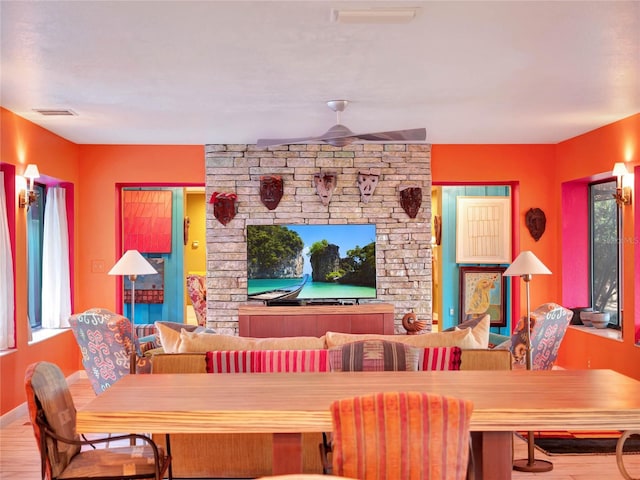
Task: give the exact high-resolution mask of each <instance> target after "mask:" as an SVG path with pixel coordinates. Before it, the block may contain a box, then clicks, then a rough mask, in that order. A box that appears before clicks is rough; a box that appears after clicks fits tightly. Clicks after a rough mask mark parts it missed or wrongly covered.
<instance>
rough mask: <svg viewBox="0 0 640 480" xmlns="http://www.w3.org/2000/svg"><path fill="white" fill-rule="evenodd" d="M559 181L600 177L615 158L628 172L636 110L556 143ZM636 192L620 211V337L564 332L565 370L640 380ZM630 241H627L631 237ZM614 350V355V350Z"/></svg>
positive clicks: (636, 133)
mask: <svg viewBox="0 0 640 480" xmlns="http://www.w3.org/2000/svg"><path fill="white" fill-rule="evenodd" d="M556 152H557V154H556V156H557V159H558V165H557V167H556V172H557V182H559V183H562V182H568V181H573V180H581V179H583V178H586V177H588V178H591V177H598V176H610V173H609V172H611V169H612V168H613V164H614V163H615V162H622V161H626V162H627V169H628V170H629V171H630V172H631V171H633V169H634V167H637V166H638V165H640V114H636V115H633V116H631V117H628V118H626V119H624V120H621V121H619V122H616V123H613V124H611V125H606V126H604V127H601V128H598V129H597V130H594V131H592V132H589V133H587V134H584V135H580V136H578V137H575V138H572V139H569V140H566V141H564V142H561V143H559V144H558V145H557V146H556ZM637 195H638V190H636V191H635V192H634V198H633V206H627V207H624V209H623V238H624V239H626V240H627V241H625V242H624V247H623V263H624V271H623V299H622V300H623V306H624V311H623V332H622V337H623V339H622V341H619V340H610V339H606V338H602V337H600V336H597V335H593V334H590V333H586V332H582V331H578V330H574V329H570V330H569V331H568V332H567V335H566V336H565V339H564V342H563V345H562V348H561V350H560V355H559V357H558V363H559V364H560V365H563V366H565V367H567V368H612V369H614V370H617V371H619V372H621V373H624V374H626V375H629V376H631V377H634V378H637V379H640V347H639V346H637V345H636V344H635V332H636V329H637V328H638V327H639V326H640V318H639V315H638V314H637V313H636V310H635V303H636V302H635V297H636V295H637V294H636V290H637V288H638V286H637V285H636V282H635V272H634V268H633V265H634V263H635V262H637V261H638V258H636V257H637V256H638V255H639V254H640V252H636V251H635V248H634V247H635V245H636V244H637V243H638V242H637V241H636V240H637V237H636V236H635V224H634V216H635V215H634V212H635V210H636V209H637V208H638V207H637V205H638V196H637ZM629 240H631V241H629ZM612 352H613V354H612Z"/></svg>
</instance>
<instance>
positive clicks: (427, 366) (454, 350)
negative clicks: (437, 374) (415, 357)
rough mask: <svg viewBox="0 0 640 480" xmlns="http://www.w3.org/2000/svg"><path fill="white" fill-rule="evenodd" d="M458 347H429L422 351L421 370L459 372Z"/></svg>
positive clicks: (460, 350)
mask: <svg viewBox="0 0 640 480" xmlns="http://www.w3.org/2000/svg"><path fill="white" fill-rule="evenodd" d="M461 363H462V349H461V348H460V347H429V348H425V349H424V356H423V359H422V365H421V370H460V364H461Z"/></svg>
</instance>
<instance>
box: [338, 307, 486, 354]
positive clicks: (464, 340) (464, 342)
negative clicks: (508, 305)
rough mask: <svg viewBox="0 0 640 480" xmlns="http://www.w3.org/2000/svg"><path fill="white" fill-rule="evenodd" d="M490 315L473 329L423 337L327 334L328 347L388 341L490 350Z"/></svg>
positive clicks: (424, 346) (421, 345)
mask: <svg viewBox="0 0 640 480" xmlns="http://www.w3.org/2000/svg"><path fill="white" fill-rule="evenodd" d="M490 321H491V320H490V318H489V315H486V316H485V317H484V318H483V319H482V320H480V321H479V322H478V324H477V325H476V326H475V327H473V328H464V329H462V330H458V329H456V330H454V331H452V332H435V333H425V334H422V335H379V334H352V333H339V332H327V334H326V336H325V337H326V342H327V347H328V348H332V347H338V346H340V345H344V344H346V343H351V342H359V341H362V340H375V339H377V340H388V341H392V342H401V343H404V344H407V345H411V346H413V347H422V348H426V347H460V348H488V347H489V326H490Z"/></svg>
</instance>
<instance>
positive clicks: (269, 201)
mask: <svg viewBox="0 0 640 480" xmlns="http://www.w3.org/2000/svg"><path fill="white" fill-rule="evenodd" d="M283 192H284V184H283V182H282V177H281V176H279V175H264V176H262V177H260V200H261V201H262V203H263V204H264V206H265V207H267V208H268V209H269V210H275V208H276V207H277V206H278V204H279V203H280V200H281V199H282V194H283Z"/></svg>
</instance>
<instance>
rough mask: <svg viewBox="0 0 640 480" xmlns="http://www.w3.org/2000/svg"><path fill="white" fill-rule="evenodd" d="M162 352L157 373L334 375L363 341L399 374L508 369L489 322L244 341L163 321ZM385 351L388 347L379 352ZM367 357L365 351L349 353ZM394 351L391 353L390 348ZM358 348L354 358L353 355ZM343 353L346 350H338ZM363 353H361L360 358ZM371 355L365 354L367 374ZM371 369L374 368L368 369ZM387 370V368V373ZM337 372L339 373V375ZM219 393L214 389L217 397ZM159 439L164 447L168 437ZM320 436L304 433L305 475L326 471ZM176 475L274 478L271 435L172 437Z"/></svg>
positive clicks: (160, 333) (506, 354)
mask: <svg viewBox="0 0 640 480" xmlns="http://www.w3.org/2000/svg"><path fill="white" fill-rule="evenodd" d="M156 329H157V332H158V337H159V342H160V344H161V345H162V347H161V349H155V350H153V352H154V354H153V355H151V365H152V369H151V370H152V373H153V374H157V373H205V372H208V373H212V374H236V373H238V374H245V373H252V374H254V373H255V374H258V373H260V372H290V373H291V372H299V371H317V372H334V371H337V370H340V369H344V365H343V364H342V361H343V359H344V358H345V357H344V355H343V351H346V350H347V347H351V346H355V345H361V344H363V343H365V342H368V343H371V344H379V345H384V348H386V349H387V350H386V353H385V354H381V355H380V356H379V357H378V360H377V361H378V362H380V365H377V366H375V365H374V369H375V368H381V369H382V368H383V367H384V365H382V364H383V363H384V362H385V361H386V360H385V361H383V360H380V359H381V358H383V357H385V358H390V357H392V358H393V359H394V361H396V362H397V363H399V364H400V366H398V365H394V368H393V369H399V370H405V369H406V370H424V369H430V370H433V369H446V370H458V369H460V370H469V369H509V368H511V355H510V353H509V351H507V350H501V351H492V350H489V349H488V348H487V345H488V338H489V319H488V317H487V318H486V319H485V320H484V321H480V322H478V323H477V325H475V326H473V327H472V328H463V329H459V330H453V331H451V332H439V333H429V334H423V335H376V334H350V333H342V332H326V333H325V334H324V335H323V336H321V337H279V338H246V337H238V336H232V335H219V334H215V333H211V332H210V331H205V330H204V329H201V328H200V329H195V330H192V331H187V330H186V329H181V328H176V325H175V324H172V325H167V324H166V323H164V322H157V324H156ZM380 348H381V349H382V348H383V347H380ZM351 350H353V351H355V352H356V354H357V352H361V351H362V349H360V350H357V349H351ZM391 350H392V351H393V354H389V353H388V352H389V351H391ZM353 351H352V352H351V353H350V354H351V355H352V357H353ZM337 352H342V353H337ZM356 356H357V355H356ZM370 357H371V354H370V352H368V353H366V354H362V353H360V356H359V357H358V360H357V361H356V363H358V362H360V364H362V365H363V367H364V368H363V369H366V368H368V367H367V365H365V364H366V362H374V363H375V362H376V360H371V358H370ZM369 367H370V365H369ZM387 369H388V368H387ZM336 374H339V373H336ZM215 394H218V392H212V395H215ZM156 437H157V438H155V437H154V438H155V439H156V441H157V442H159V443H160V444H163V443H164V436H163V435H157V436H156ZM321 441H322V435H321V434H318V433H303V471H304V472H305V473H322V464H321V461H320V455H319V451H318V445H319V444H320V442H321ZM171 452H172V456H173V459H174V461H173V469H174V475H175V476H176V477H179V478H202V477H222V478H250V477H260V476H266V475H270V474H272V470H271V460H272V459H271V455H272V440H271V435H269V434H179V435H176V434H172V435H171Z"/></svg>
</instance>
